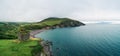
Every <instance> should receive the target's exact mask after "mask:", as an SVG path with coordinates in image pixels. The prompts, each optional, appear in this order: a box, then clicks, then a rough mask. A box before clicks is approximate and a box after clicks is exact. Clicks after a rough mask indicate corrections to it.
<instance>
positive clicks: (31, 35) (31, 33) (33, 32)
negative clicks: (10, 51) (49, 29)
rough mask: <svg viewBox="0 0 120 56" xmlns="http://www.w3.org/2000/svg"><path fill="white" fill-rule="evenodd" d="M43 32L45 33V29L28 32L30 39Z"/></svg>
mask: <svg viewBox="0 0 120 56" xmlns="http://www.w3.org/2000/svg"><path fill="white" fill-rule="evenodd" d="M43 31H46V29H40V30H32V31H31V32H30V37H33V38H35V35H36V34H39V33H41V32H43Z"/></svg>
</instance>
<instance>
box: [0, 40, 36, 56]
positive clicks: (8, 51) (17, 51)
mask: <svg viewBox="0 0 120 56" xmlns="http://www.w3.org/2000/svg"><path fill="white" fill-rule="evenodd" d="M36 45H37V40H29V41H25V42H19V41H16V40H0V56H32V54H31V51H32V50H33V48H32V47H31V46H36Z"/></svg>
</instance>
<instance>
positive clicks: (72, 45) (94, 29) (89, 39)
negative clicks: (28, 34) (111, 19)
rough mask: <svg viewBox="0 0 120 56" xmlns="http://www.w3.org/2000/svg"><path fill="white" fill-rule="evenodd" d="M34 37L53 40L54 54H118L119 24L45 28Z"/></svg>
mask: <svg viewBox="0 0 120 56" xmlns="http://www.w3.org/2000/svg"><path fill="white" fill-rule="evenodd" d="M36 37H40V38H43V39H44V40H49V41H52V42H53V46H52V51H53V54H54V56H120V25H117V24H116V25H115V24H88V25H86V26H80V27H73V28H62V29H54V30H47V31H44V32H42V33H40V34H37V35H36Z"/></svg>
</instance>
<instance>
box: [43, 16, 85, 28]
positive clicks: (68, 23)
mask: <svg viewBox="0 0 120 56" xmlns="http://www.w3.org/2000/svg"><path fill="white" fill-rule="evenodd" d="M46 21H51V22H54V21H59V22H58V23H54V24H52V25H49V24H47V23H45V25H47V26H46V27H45V28H47V29H55V28H65V27H77V26H84V25H85V24H84V23H82V22H79V21H76V20H72V19H69V18H55V17H54V18H53V17H52V18H47V19H45V20H43V21H41V23H44V22H46Z"/></svg>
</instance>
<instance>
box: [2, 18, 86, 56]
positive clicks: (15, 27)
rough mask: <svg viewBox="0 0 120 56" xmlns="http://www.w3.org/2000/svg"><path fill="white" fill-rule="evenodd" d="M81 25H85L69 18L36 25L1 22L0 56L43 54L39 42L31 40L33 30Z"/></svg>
mask: <svg viewBox="0 0 120 56" xmlns="http://www.w3.org/2000/svg"><path fill="white" fill-rule="evenodd" d="M81 25H85V24H83V23H81V22H79V21H76V20H71V19H69V18H56V17H50V18H47V19H45V20H42V21H41V22H34V23H16V22H0V39H1V40H0V56H35V55H37V54H39V53H41V51H42V46H41V45H40V44H38V40H29V38H30V37H29V35H30V34H29V33H30V31H31V30H36V29H43V28H45V29H46V28H49V29H54V28H64V27H76V26H81ZM10 39H11V40H10ZM15 39H18V40H20V42H19V41H15Z"/></svg>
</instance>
